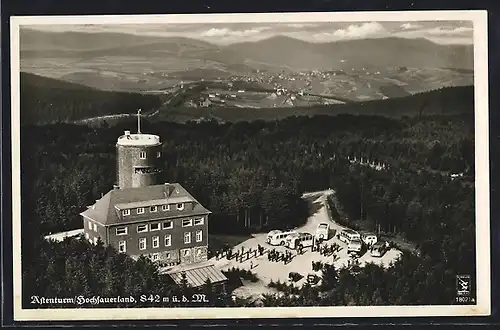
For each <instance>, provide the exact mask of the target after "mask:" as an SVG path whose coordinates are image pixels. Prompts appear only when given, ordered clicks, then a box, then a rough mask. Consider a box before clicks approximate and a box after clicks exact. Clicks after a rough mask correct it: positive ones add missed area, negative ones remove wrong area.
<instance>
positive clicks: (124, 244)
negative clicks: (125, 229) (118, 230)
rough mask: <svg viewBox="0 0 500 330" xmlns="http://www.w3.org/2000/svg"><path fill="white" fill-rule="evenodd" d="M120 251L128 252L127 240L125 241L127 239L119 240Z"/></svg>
mask: <svg viewBox="0 0 500 330" xmlns="http://www.w3.org/2000/svg"><path fill="white" fill-rule="evenodd" d="M118 252H121V253H125V252H127V242H125V241H119V242H118Z"/></svg>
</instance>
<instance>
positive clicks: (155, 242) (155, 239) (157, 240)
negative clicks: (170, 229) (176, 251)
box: [153, 236, 160, 249]
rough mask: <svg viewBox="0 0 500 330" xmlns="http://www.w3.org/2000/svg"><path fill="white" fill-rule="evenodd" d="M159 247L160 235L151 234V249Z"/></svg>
mask: <svg viewBox="0 0 500 330" xmlns="http://www.w3.org/2000/svg"><path fill="white" fill-rule="evenodd" d="M159 247H160V236H153V249H157V248H159Z"/></svg>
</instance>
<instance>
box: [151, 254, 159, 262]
mask: <svg viewBox="0 0 500 330" xmlns="http://www.w3.org/2000/svg"><path fill="white" fill-rule="evenodd" d="M158 259H160V254H159V253H153V254H152V255H151V260H152V261H158Z"/></svg>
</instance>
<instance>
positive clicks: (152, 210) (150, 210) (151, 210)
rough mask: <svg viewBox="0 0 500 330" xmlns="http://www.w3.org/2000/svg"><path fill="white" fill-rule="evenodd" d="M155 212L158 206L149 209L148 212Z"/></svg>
mask: <svg viewBox="0 0 500 330" xmlns="http://www.w3.org/2000/svg"><path fill="white" fill-rule="evenodd" d="M156 211H158V206H151V207H150V208H149V212H156Z"/></svg>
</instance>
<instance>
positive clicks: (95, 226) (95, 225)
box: [94, 223, 97, 231]
mask: <svg viewBox="0 0 500 330" xmlns="http://www.w3.org/2000/svg"><path fill="white" fill-rule="evenodd" d="M94 231H97V224H95V223H94Z"/></svg>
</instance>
